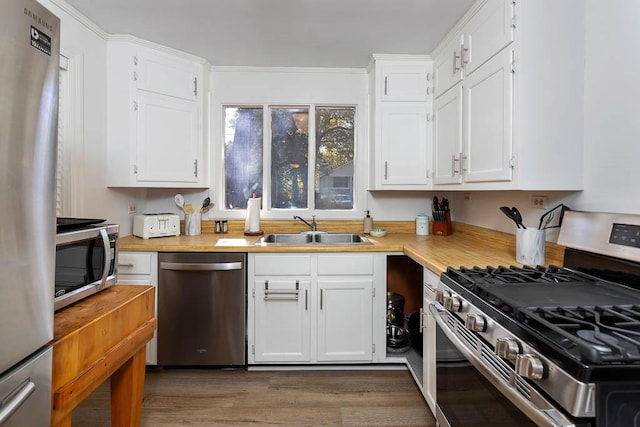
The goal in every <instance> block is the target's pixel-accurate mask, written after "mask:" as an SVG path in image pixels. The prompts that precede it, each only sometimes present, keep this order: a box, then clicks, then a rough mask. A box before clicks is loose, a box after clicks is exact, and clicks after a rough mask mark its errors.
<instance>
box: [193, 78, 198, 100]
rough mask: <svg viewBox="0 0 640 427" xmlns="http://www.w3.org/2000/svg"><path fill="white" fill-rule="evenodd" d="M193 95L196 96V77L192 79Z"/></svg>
mask: <svg viewBox="0 0 640 427" xmlns="http://www.w3.org/2000/svg"><path fill="white" fill-rule="evenodd" d="M193 94H194V95H195V96H198V78H197V77H195V78H194V79H193Z"/></svg>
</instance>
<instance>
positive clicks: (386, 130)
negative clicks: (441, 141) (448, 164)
mask: <svg viewBox="0 0 640 427" xmlns="http://www.w3.org/2000/svg"><path fill="white" fill-rule="evenodd" d="M427 113H428V111H427V105H426V103H411V102H390V103H382V104H381V106H380V116H379V120H380V123H379V126H380V136H381V140H380V141H379V146H380V151H381V157H380V159H379V164H378V172H379V174H378V175H379V179H378V182H379V183H380V185H381V186H382V187H384V186H397V185H422V186H425V185H427V184H429V178H428V176H429V167H428V165H429V158H428V156H429V152H430V150H429V148H430V141H431V139H430V136H429V133H428V130H427V129H428V128H427Z"/></svg>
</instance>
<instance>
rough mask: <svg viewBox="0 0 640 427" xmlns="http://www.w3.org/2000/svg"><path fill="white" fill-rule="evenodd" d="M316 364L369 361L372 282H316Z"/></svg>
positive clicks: (371, 335)
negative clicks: (317, 295) (317, 301)
mask: <svg viewBox="0 0 640 427" xmlns="http://www.w3.org/2000/svg"><path fill="white" fill-rule="evenodd" d="M318 290H319V292H320V301H319V305H318V352H317V356H318V361H319V362H332V361H338V360H339V361H347V360H351V361H360V362H361V361H371V359H372V356H373V306H372V304H373V279H371V278H341V279H337V278H336V279H324V278H320V279H318Z"/></svg>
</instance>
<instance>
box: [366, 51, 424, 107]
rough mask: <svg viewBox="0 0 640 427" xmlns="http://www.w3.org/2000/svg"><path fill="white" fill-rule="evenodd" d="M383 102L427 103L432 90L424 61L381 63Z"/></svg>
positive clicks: (379, 81) (380, 90) (380, 82)
mask: <svg viewBox="0 0 640 427" xmlns="http://www.w3.org/2000/svg"><path fill="white" fill-rule="evenodd" d="M380 74H381V76H380V78H379V79H378V81H377V84H378V85H379V88H378V91H379V93H380V100H381V101H427V99H428V95H429V92H430V90H431V88H430V84H429V83H428V80H429V74H428V72H427V69H426V68H425V63H424V61H419V62H414V61H393V60H390V61H381V62H380Z"/></svg>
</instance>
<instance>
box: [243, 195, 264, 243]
mask: <svg viewBox="0 0 640 427" xmlns="http://www.w3.org/2000/svg"><path fill="white" fill-rule="evenodd" d="M251 202H257V204H253V205H252V203H251ZM260 203H261V201H260V198H259V197H256V193H253V194H252V196H251V198H250V199H249V200H247V218H246V221H245V226H244V235H245V236H262V235H263V234H264V232H263V231H262V230H261V229H260ZM253 209H256V210H257V212H255V211H254V212H253V214H254V215H257V218H253V219H255V220H256V221H257V224H253V225H257V227H255V228H258V229H257V230H255V229H252V228H253V227H251V226H250V225H249V224H250V222H251V218H250V215H251V211H252V210H253Z"/></svg>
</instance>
